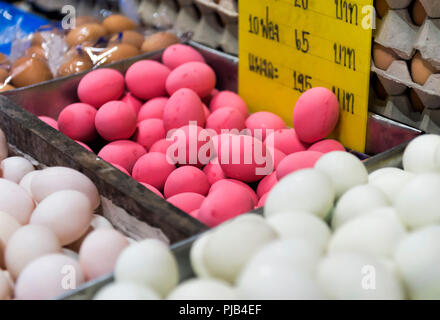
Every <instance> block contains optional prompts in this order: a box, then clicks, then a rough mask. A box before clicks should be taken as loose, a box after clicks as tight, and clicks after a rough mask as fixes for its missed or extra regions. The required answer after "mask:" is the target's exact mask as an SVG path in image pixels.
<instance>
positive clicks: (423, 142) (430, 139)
mask: <svg viewBox="0 0 440 320" xmlns="http://www.w3.org/2000/svg"><path fill="white" fill-rule="evenodd" d="M437 148H440V136H437V135H434V134H425V135H421V136H419V137H417V138H415V139H413V140H412V141H411V142H410V143H409V144H408V146H407V147H406V149H405V151H404V153H403V159H402V163H403V168H404V169H405V171H408V172H412V173H425V172H440V165H439V163H438V162H437V161H436V159H435V153H436V150H437Z"/></svg>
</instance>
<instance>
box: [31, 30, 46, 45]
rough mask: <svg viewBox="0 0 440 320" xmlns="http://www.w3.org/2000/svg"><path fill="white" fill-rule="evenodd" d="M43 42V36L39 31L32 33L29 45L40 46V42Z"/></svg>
mask: <svg viewBox="0 0 440 320" xmlns="http://www.w3.org/2000/svg"><path fill="white" fill-rule="evenodd" d="M43 42H44V38H43V36H42V34H41V32H36V33H34V36H33V37H32V41H31V45H32V46H41V44H42V43H43Z"/></svg>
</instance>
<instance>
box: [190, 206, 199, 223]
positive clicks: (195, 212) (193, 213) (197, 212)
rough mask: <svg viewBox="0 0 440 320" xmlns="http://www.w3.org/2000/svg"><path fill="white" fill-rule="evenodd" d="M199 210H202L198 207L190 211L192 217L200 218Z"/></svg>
mask: <svg viewBox="0 0 440 320" xmlns="http://www.w3.org/2000/svg"><path fill="white" fill-rule="evenodd" d="M199 211H200V209H196V210H194V211H191V212H190V213H189V215H190V216H191V217H193V218H194V219H197V220H198V219H199Z"/></svg>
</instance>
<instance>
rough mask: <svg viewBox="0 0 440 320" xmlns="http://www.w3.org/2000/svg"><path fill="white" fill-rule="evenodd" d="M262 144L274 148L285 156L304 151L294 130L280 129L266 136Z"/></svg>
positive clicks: (303, 146) (304, 146)
mask: <svg viewBox="0 0 440 320" xmlns="http://www.w3.org/2000/svg"><path fill="white" fill-rule="evenodd" d="M264 144H265V145H266V146H267V147H271V148H276V149H278V150H280V151H281V152H283V153H284V154H286V155H289V154H292V153H295V152H300V151H306V145H305V144H304V143H303V142H301V141H300V140H299V138H298V135H297V133H296V131H295V129H281V130H277V131H275V132H273V133H270V134H268V135H267V137H266V140H265V141H264Z"/></svg>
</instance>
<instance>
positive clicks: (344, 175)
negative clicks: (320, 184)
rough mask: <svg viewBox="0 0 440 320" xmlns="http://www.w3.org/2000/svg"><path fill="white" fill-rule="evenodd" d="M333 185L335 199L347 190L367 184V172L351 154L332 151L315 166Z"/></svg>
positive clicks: (360, 162)
mask: <svg viewBox="0 0 440 320" xmlns="http://www.w3.org/2000/svg"><path fill="white" fill-rule="evenodd" d="M315 169H317V170H319V171H321V172H323V173H324V174H325V175H327V177H328V178H329V179H330V181H331V182H332V184H333V188H334V189H335V192H336V197H337V198H339V197H340V196H342V195H343V194H344V193H345V192H346V191H347V190H349V189H350V188H353V187H355V186H358V185H361V184H365V183H367V182H368V172H367V169H366V168H365V166H364V164H363V163H362V161H361V160H359V159H358V158H357V157H356V156H354V155H353V154H351V153H348V152H343V151H334V152H330V153H327V154H324V155H323V156H322V157H321V158H320V159H319V160H318V162H316V164H315Z"/></svg>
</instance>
